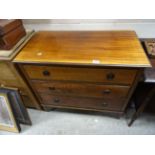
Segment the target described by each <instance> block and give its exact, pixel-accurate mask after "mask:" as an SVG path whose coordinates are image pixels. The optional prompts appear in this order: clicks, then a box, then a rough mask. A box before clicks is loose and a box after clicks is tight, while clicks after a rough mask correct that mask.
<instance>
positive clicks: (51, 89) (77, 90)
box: [32, 81, 130, 98]
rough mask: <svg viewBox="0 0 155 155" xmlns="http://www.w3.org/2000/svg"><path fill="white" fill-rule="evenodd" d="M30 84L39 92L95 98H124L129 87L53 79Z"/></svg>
mask: <svg viewBox="0 0 155 155" xmlns="http://www.w3.org/2000/svg"><path fill="white" fill-rule="evenodd" d="M32 84H33V86H34V87H35V89H36V90H37V91H38V92H39V93H45V94H55V95H57V94H58V95H66V96H79V97H97V98H125V97H126V96H127V94H128V91H129V88H130V87H129V86H117V85H99V84H98V85H97V84H88V83H71V82H70V83H69V82H55V81H53V82H47V81H33V82H32Z"/></svg>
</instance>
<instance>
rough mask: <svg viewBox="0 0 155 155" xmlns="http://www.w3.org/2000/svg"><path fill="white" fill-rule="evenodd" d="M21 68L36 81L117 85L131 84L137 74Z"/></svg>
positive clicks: (74, 69) (80, 68) (118, 70)
mask: <svg viewBox="0 0 155 155" xmlns="http://www.w3.org/2000/svg"><path fill="white" fill-rule="evenodd" d="M23 68H24V70H25V71H26V73H27V75H28V76H29V78H30V79H32V80H34V79H35V80H37V79H38V80H58V81H76V82H101V83H117V84H118V83H119V84H131V83H132V82H133V80H134V78H135V75H136V72H137V70H136V69H113V68H110V69H107V68H87V67H64V66H62V67H60V66H39V65H38V66H37V65H23Z"/></svg>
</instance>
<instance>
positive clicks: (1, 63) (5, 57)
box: [0, 31, 40, 109]
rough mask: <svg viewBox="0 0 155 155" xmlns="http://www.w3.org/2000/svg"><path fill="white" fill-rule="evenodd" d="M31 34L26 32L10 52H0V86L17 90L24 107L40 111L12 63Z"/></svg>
mask: <svg viewBox="0 0 155 155" xmlns="http://www.w3.org/2000/svg"><path fill="white" fill-rule="evenodd" d="M33 33H34V32H33V31H28V32H27V35H26V36H25V37H23V38H22V39H21V40H20V41H19V42H18V43H17V44H16V45H15V46H14V47H13V48H12V49H11V50H7V51H4V50H1V51H0V74H1V75H0V86H2V87H13V88H14V87H15V88H18V89H19V90H20V93H21V97H22V99H23V101H24V104H25V106H26V107H31V108H36V109H40V105H39V104H38V101H37V99H36V97H35V96H34V95H33V92H32V91H31V88H30V87H29V85H28V84H27V82H26V81H25V80H24V79H23V78H22V77H21V76H20V74H19V73H18V71H17V69H16V67H15V65H14V64H13V63H12V60H13V59H14V57H15V56H16V55H17V53H18V52H19V51H20V49H21V48H22V47H23V46H24V45H25V44H26V43H27V42H28V40H29V39H30V38H31V36H32V35H33Z"/></svg>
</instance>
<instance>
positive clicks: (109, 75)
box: [107, 73, 115, 80]
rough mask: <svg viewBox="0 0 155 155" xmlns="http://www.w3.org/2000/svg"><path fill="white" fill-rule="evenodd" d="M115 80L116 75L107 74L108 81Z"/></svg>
mask: <svg viewBox="0 0 155 155" xmlns="http://www.w3.org/2000/svg"><path fill="white" fill-rule="evenodd" d="M114 78H115V74H114V73H108V74H107V79H108V80H113V79H114Z"/></svg>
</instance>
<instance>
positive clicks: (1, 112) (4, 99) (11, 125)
mask: <svg viewBox="0 0 155 155" xmlns="http://www.w3.org/2000/svg"><path fill="white" fill-rule="evenodd" d="M0 130H4V131H9V132H15V133H19V132H20V131H21V128H20V126H19V124H18V122H17V120H16V118H15V116H14V114H13V111H12V107H11V104H10V99H9V93H5V92H0Z"/></svg>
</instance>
